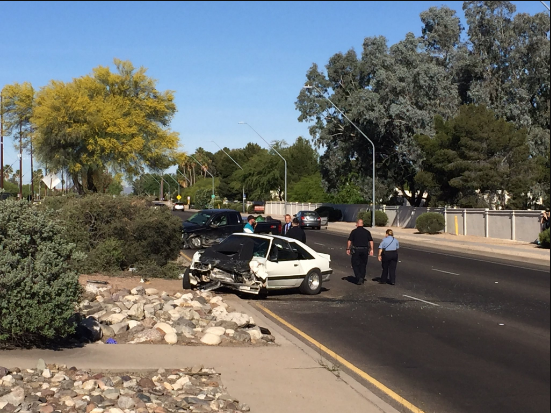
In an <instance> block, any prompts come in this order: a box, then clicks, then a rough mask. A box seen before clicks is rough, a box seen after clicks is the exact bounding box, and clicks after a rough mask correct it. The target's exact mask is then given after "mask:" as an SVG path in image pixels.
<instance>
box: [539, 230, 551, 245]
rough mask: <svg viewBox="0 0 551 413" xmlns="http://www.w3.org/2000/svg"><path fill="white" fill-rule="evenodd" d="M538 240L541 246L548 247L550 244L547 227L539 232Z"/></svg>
mask: <svg viewBox="0 0 551 413" xmlns="http://www.w3.org/2000/svg"><path fill="white" fill-rule="evenodd" d="M539 241H540V245H541V247H542V248H547V249H549V247H550V246H551V243H550V239H549V228H547V229H546V230H544V231H542V232H540V235H539Z"/></svg>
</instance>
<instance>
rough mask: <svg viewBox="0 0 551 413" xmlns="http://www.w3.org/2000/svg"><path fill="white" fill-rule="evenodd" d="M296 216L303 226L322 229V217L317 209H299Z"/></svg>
mask: <svg viewBox="0 0 551 413" xmlns="http://www.w3.org/2000/svg"><path fill="white" fill-rule="evenodd" d="M295 217H297V218H298V221H299V225H300V226H301V228H315V229H321V217H320V216H319V215H318V213H317V212H316V211H298V212H297V214H296V215H295Z"/></svg>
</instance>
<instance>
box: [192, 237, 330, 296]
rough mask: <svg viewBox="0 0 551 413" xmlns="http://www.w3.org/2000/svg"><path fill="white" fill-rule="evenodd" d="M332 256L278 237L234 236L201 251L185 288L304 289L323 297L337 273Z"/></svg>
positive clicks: (253, 290)
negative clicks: (331, 279)
mask: <svg viewBox="0 0 551 413" xmlns="http://www.w3.org/2000/svg"><path fill="white" fill-rule="evenodd" d="M330 264H331V257H330V256H329V255H328V254H323V253H319V252H316V251H314V250H313V249H312V248H310V247H309V246H308V245H306V244H303V243H302V242H300V241H297V240H294V239H291V238H286V237H281V236H277V235H260V234H246V233H238V234H232V235H230V236H229V237H228V238H226V239H225V240H224V241H222V242H221V243H220V244H218V245H214V246H212V247H210V248H207V249H206V250H203V251H197V252H196V253H195V255H194V256H193V261H192V262H191V265H190V267H189V268H188V269H186V271H185V273H184V274H183V276H182V277H183V280H182V284H183V288H184V289H191V288H194V287H202V288H203V289H204V290H214V289H216V288H218V287H220V286H224V287H229V288H231V289H234V290H237V291H241V292H245V293H250V294H259V293H260V292H265V291H269V290H279V289H284V288H296V287H298V288H300V291H301V292H302V293H303V294H308V295H313V294H319V293H320V291H321V287H322V283H324V282H327V281H329V279H330V277H331V274H332V273H333V270H332V269H331V267H330Z"/></svg>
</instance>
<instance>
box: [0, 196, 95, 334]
mask: <svg viewBox="0 0 551 413" xmlns="http://www.w3.org/2000/svg"><path fill="white" fill-rule="evenodd" d="M64 234H65V231H64V228H63V226H62V225H61V222H60V220H59V219H58V217H57V214H56V213H55V212H53V211H51V210H41V209H38V208H37V207H34V206H32V205H31V204H29V203H27V202H20V201H16V200H5V201H0V340H9V341H12V342H13V341H15V342H20V343H21V342H23V341H32V340H35V339H39V338H54V337H65V336H67V335H68V334H71V333H72V332H73V331H74V325H72V324H71V323H69V322H68V320H69V318H70V317H71V316H72V315H73V313H74V310H75V306H76V305H77V303H78V302H79V301H80V296H81V292H82V291H81V287H80V285H79V282H78V273H77V271H75V268H76V266H77V265H78V263H79V262H80V261H82V260H83V259H84V254H80V253H78V252H77V251H76V246H75V244H73V243H70V242H69V241H68V240H67V238H66V237H65V235H64Z"/></svg>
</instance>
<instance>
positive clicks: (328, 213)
mask: <svg viewBox="0 0 551 413" xmlns="http://www.w3.org/2000/svg"><path fill="white" fill-rule="evenodd" d="M316 212H317V213H318V214H319V216H320V217H321V218H324V217H327V218H328V221H329V222H335V221H340V220H341V219H342V211H341V210H340V209H335V208H333V207H331V206H328V205H325V206H320V207H319V208H316Z"/></svg>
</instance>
